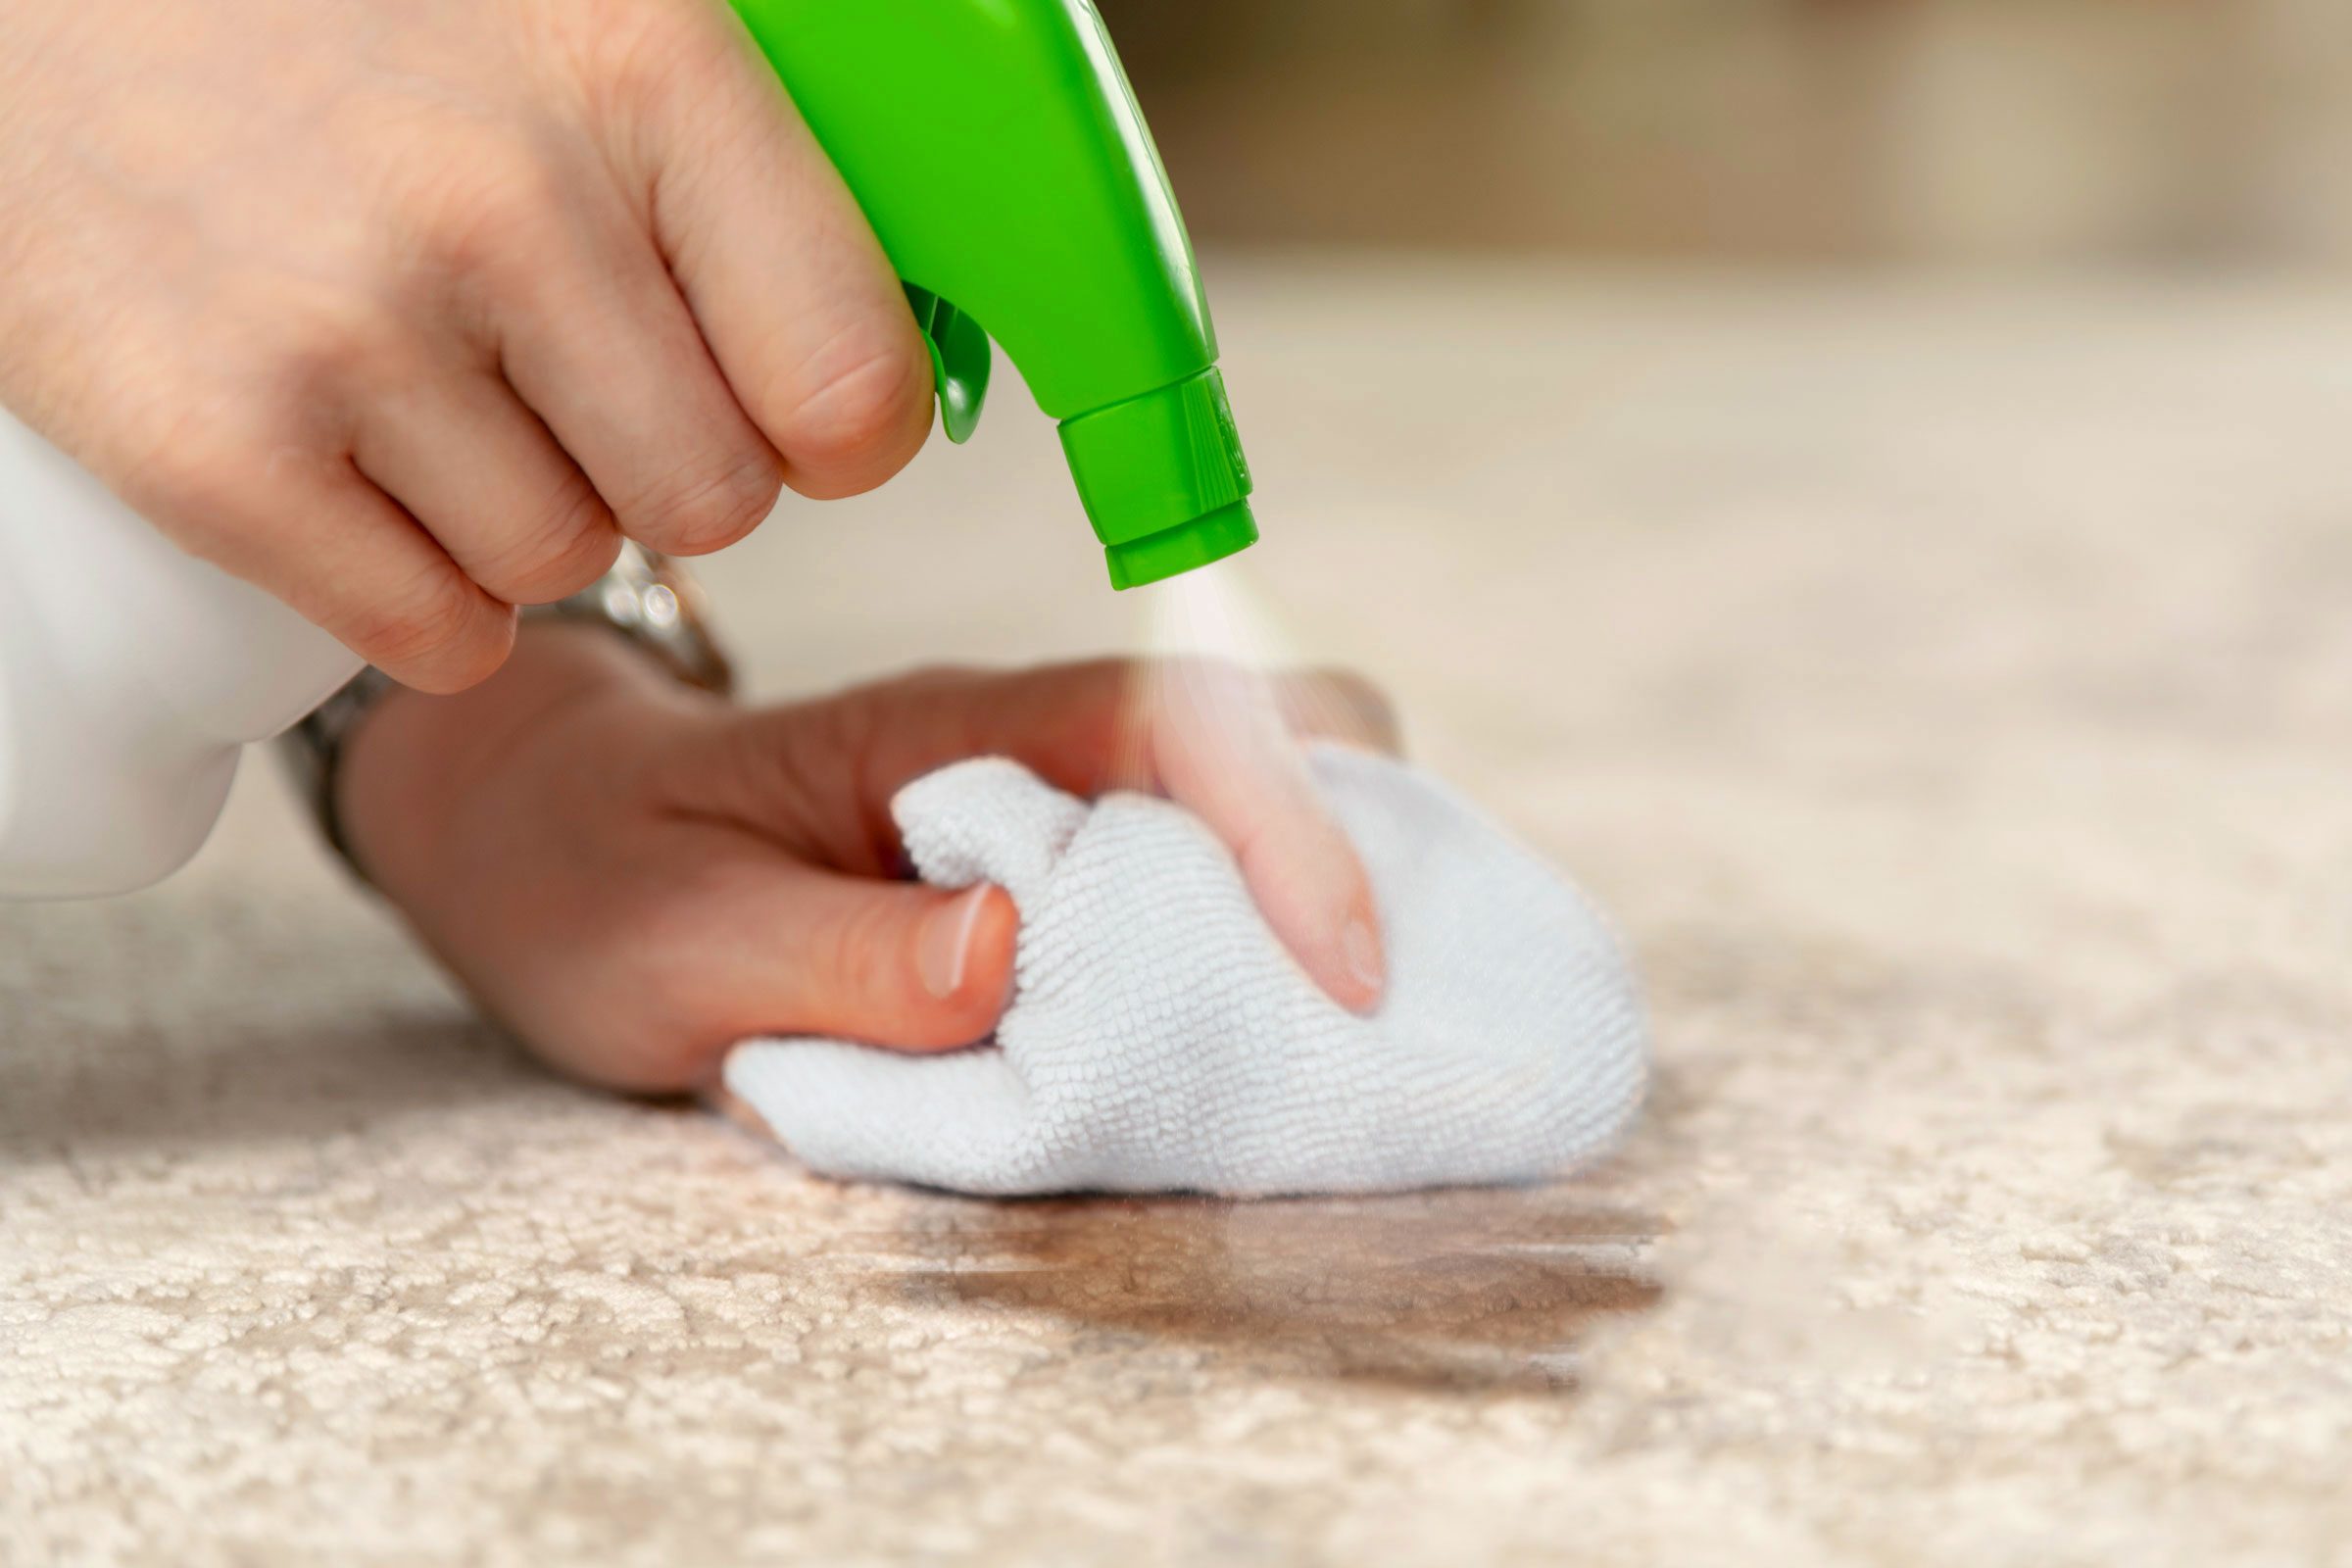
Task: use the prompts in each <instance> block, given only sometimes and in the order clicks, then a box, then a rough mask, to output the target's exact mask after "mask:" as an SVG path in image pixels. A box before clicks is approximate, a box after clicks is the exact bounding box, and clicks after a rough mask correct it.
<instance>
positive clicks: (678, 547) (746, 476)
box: [621, 452, 783, 556]
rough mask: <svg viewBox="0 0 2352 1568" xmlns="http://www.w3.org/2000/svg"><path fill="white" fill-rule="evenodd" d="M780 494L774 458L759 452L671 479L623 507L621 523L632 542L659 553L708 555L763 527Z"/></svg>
mask: <svg viewBox="0 0 2352 1568" xmlns="http://www.w3.org/2000/svg"><path fill="white" fill-rule="evenodd" d="M782 489H783V475H782V474H781V472H780V471H779V468H778V465H777V462H776V459H775V457H774V456H773V455H772V454H770V453H767V452H755V453H751V454H748V455H746V456H742V457H739V458H737V459H735V460H734V461H732V462H731V463H721V464H713V465H711V466H704V467H698V468H692V469H687V470H682V471H680V472H679V473H677V474H674V475H672V476H671V477H670V478H668V479H667V480H665V481H664V482H662V484H660V485H658V486H656V487H655V488H654V489H652V490H651V491H649V492H648V493H646V494H645V495H643V496H641V497H639V498H638V499H637V501H636V502H635V504H634V505H631V506H628V507H624V508H623V509H622V513H621V520H622V522H623V524H624V526H625V527H626V529H627V531H628V532H629V533H630V535H631V536H632V537H636V538H641V539H644V540H645V541H646V542H647V543H648V544H651V545H654V546H656V547H657V548H659V549H663V550H668V551H672V552H674V553H676V554H678V555H682V556H700V555H708V554H710V553H711V551H713V550H719V549H723V548H725V547H726V546H728V545H731V544H733V543H734V542H735V541H736V540H738V539H741V538H742V537H743V536H744V535H745V534H748V533H750V532H751V531H752V530H753V529H754V528H757V527H758V526H760V523H761V522H762V521H764V520H765V519H766V517H767V515H768V513H770V512H771V511H773V510H774V509H775V505H776V496H777V495H778V493H779V492H780V491H781V490H782Z"/></svg>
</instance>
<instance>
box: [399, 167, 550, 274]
mask: <svg viewBox="0 0 2352 1568" xmlns="http://www.w3.org/2000/svg"><path fill="white" fill-rule="evenodd" d="M427 177H428V179H429V181H430V183H429V185H428V187H427V190H426V193H425V195H424V196H423V197H422V199H421V202H422V206H423V209H424V211H423V214H422V216H421V218H420V220H419V221H418V225H417V226H418V227H419V228H420V229H421V231H422V233H423V234H424V236H425V239H426V243H427V244H428V246H429V247H430V249H431V251H432V253H433V257H434V259H435V261H437V262H438V263H439V264H440V265H442V266H444V267H447V268H449V269H451V270H455V271H457V272H459V273H462V274H501V273H508V272H513V271H515V270H517V269H523V268H534V269H535V268H536V267H537V265H538V263H539V259H540V258H541V257H542V256H543V255H544V253H545V245H544V244H543V243H542V241H543V240H544V239H545V237H546V236H547V235H548V234H549V233H550V232H551V231H552V230H554V229H555V228H556V227H557V226H558V225H559V224H560V223H561V222H562V221H563V214H564V212H565V210H566V208H567V206H568V205H569V201H570V195H569V184H570V182H569V181H568V180H567V179H566V178H565V177H564V173H563V172H562V169H561V167H560V165H559V163H558V162H557V160H555V159H554V158H552V157H550V156H548V155H547V154H546V153H544V152H543V151H542V150H541V149H539V148H537V147H534V146H533V145H531V143H530V142H529V141H528V140H527V139H526V138H523V137H520V136H506V135H489V136H481V137H477V138H476V139H474V140H473V141H472V142H471V143H469V144H468V145H466V147H465V148H464V149H463V151H462V152H461V153H460V154H459V155H457V156H454V157H450V158H448V159H446V160H445V161H443V163H442V164H441V166H440V167H438V168H436V169H435V170H433V171H432V172H431V173H430V174H429V175H428V176H427Z"/></svg>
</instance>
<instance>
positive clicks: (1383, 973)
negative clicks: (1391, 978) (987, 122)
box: [1340, 914, 1388, 991]
mask: <svg viewBox="0 0 2352 1568" xmlns="http://www.w3.org/2000/svg"><path fill="white" fill-rule="evenodd" d="M1340 956H1341V957H1342V958H1345V959H1346V960H1347V963H1348V973H1349V974H1350V975H1352V976H1354V977H1355V979H1356V981H1357V982H1358V983H1360V984H1361V985H1362V986H1363V987H1364V988H1365V989H1366V990H1368V991H1378V990H1380V989H1381V987H1382V986H1383V985H1384V984H1385V983H1386V982H1387V980H1388V971H1387V967H1386V966H1385V965H1384V964H1383V963H1382V962H1381V956H1380V933H1379V932H1377V931H1375V930H1374V929H1373V927H1372V921H1371V918H1370V916H1368V915H1363V914H1356V915H1351V916H1349V917H1348V924H1347V926H1346V927H1345V928H1344V929H1343V930H1342V931H1341V932H1340Z"/></svg>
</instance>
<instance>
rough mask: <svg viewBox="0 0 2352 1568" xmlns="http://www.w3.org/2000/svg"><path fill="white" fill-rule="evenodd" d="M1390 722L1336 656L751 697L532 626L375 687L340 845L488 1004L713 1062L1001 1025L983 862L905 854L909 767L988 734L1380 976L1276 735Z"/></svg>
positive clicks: (1307, 790)
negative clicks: (439, 674) (730, 1054)
mask: <svg viewBox="0 0 2352 1568" xmlns="http://www.w3.org/2000/svg"><path fill="white" fill-rule="evenodd" d="M1300 734H1318V735H1327V736H1331V737H1334V738H1338V739H1343V740H1349V741H1353V742H1356V743H1358V744H1364V745H1372V746H1379V747H1382V748H1384V749H1389V750H1394V748H1395V730H1394V726H1393V724H1392V722H1391V720H1390V718H1389V716H1388V711H1387V708H1386V705H1385V704H1384V703H1383V702H1382V701H1381V699H1380V698H1379V697H1378V696H1377V695H1375V694H1374V693H1373V692H1372V691H1371V690H1370V689H1369V688H1368V687H1366V686H1365V685H1364V684H1363V683H1362V682H1361V681H1359V680H1355V679H1353V678H1352V677H1348V676H1328V675H1327V676H1316V677H1289V678H1285V679H1281V680H1278V681H1277V680H1266V679H1260V678H1257V677H1252V676H1248V675H1245V674H1244V673H1242V672H1241V671H1239V670H1237V669H1233V668H1229V667H1225V666H1218V665H1213V664H1205V663H1201V662H1177V663H1162V664H1136V663H1128V662H1115V661H1109V662H1098V663H1087V664H1069V665H1060V666H1055V667H1051V668H1044V669H1037V670H1029V671H1023V672H1019V673H1009V674H1001V673H981V672H974V671H966V670H945V671H938V672H931V673H924V674H918V675H912V676H908V677H906V678H904V679H900V680H894V681H889V682H885V683H883V684H880V685H874V686H865V687H860V688H858V689H856V690H853V691H849V692H845V693H842V694H841V695H839V696H835V697H830V698H826V699H822V700H819V701H815V702H808V703H798V704H793V705H790V706H787V707H781V708H772V709H764V710H758V711H744V710H739V709H736V708H733V707H731V706H729V705H727V704H725V703H723V702H721V701H719V700H718V699H715V698H711V697H708V696H705V695H703V694H701V693H698V692H694V691H692V690H689V689H687V688H683V687H680V686H678V685H676V684H675V683H674V682H672V681H670V680H669V679H668V678H667V677H666V676H665V675H663V674H662V673H660V672H659V671H658V670H657V669H656V668H655V666H654V665H653V663H652V662H651V661H650V660H648V659H647V658H646V657H645V656H644V655H643V654H642V653H640V652H638V651H637V650H635V649H632V648H631V647H629V646H628V645H627V644H626V643H625V642H623V641H622V640H621V639H620V638H618V637H616V636H614V635H613V634H612V633H610V632H608V631H606V630H603V629H602V628H597V627H588V626H576V625H574V626H564V625H554V624H548V625H533V626H531V627H529V628H527V629H526V631H525V633H524V636H523V640H522V643H521V646H520V648H519V650H518V652H517V655H516V657H515V660H514V661H513V662H511V663H510V664H509V666H508V667H507V668H506V669H505V670H503V671H501V672H500V674H499V675H498V676H497V677H496V678H495V679H493V680H491V681H489V682H487V683H485V684H484V685H482V686H480V687H477V688H476V689H474V690H472V691H469V692H467V693H466V694H464V695H463V696H458V697H425V696H421V695H418V694H416V693H408V692H403V693H395V694H394V695H392V696H391V697H389V698H387V699H386V700H385V702H384V705H383V706H382V707H381V708H380V709H378V710H377V711H376V712H374V713H373V714H371V715H370V716H369V717H368V721H367V722H366V723H365V724H364V725H362V726H361V727H360V729H359V730H358V732H357V733H356V734H354V735H353V736H352V737H351V740H350V743H349V744H348V746H347V747H346V750H345V753H344V761H343V771H342V774H341V780H340V796H339V809H340V811H341V814H342V819H343V824H344V829H345V835H346V837H347V839H348V841H349V842H350V844H351V847H352V850H353V853H354V855H355V857H356V858H358V860H359V862H360V863H361V865H362V866H363V867H364V868H365V869H366V870H367V871H368V874H369V875H370V876H371V877H372V879H373V880H374V881H375V883H376V885H377V886H378V887H379V888H380V889H381V890H382V891H383V892H384V893H385V895H386V896H388V897H389V898H390V899H391V900H392V902H393V903H394V904H395V905H397V906H398V907H400V908H401V910H402V911H403V913H404V914H406V916H407V917H408V919H409V921H410V923H411V924H412V925H413V926H414V927H415V928H416V929H417V932H418V934H419V935H420V936H421V937H422V938H423V940H424V941H425V943H426V944H427V945H428V946H429V947H430V948H431V949H432V950H433V951H434V952H435V953H436V954H437V955H439V956H440V957H441V959H442V961H443V962H444V963H445V964H447V965H448V966H449V968H450V969H451V970H452V972H454V973H455V974H456V975H457V977H458V978H459V979H460V980H461V981H462V982H464V983H465V984H466V986H467V987H468V988H470V989H471V991H472V992H473V994H474V996H475V997H476V998H477V999H478V1000H479V1001H480V1002H481V1004H482V1005H483V1006H484V1007H485V1008H486V1009H487V1010H488V1011H490V1012H491V1013H492V1014H494V1015H495V1016H497V1017H499V1018H501V1019H503V1020H504V1021H505V1022H506V1023H507V1024H508V1025H509V1026H510V1027H512V1028H513V1029H515V1031H516V1032H517V1033H518V1034H520V1035H521V1037H522V1038H523V1039H524V1040H525V1041H526V1042H528V1043H529V1044H530V1045H531V1046H532V1047H533V1048H534V1049H536V1050H537V1051H538V1052H539V1053H540V1054H542V1055H544V1056H546V1057H547V1058H548V1059H549V1060H550V1061H552V1062H554V1063H555V1064H556V1065H558V1066H560V1067H563V1068H564V1069H566V1070H568V1071H570V1072H573V1073H575V1074H577V1075H579V1076H580V1077H583V1078H586V1079H589V1080H591V1081H594V1082H597V1083H602V1084H607V1085H611V1086H613V1087H615V1088H623V1089H634V1090H660V1091H668V1090H682V1089H692V1088H698V1087H705V1086H707V1085H709V1084H710V1083H711V1082H712V1081H713V1079H714V1077H715V1074H716V1071H717V1066H718V1062H719V1058H720V1057H721V1055H722V1054H724V1053H725V1051H726V1049H727V1048H728V1047H729V1046H731V1045H733V1044H734V1043H735V1042H736V1041H738V1040H741V1039H744V1038H746V1037H748V1036H752V1035H762V1034H811V1035H826V1036H836V1037H842V1038H847V1039H853V1040H860V1041H865V1042H868V1043H870V1044H873V1045H878V1046H890V1047H897V1048H900V1049H905V1050H914V1051H923V1050H943V1049H949V1048H953V1047H956V1046H962V1045H968V1044H970V1043H972V1042H974V1041H976V1040H979V1039H982V1038H984V1037H985V1036H986V1035H987V1034H988V1032H989V1031H990V1030H991V1029H992V1028H994V1027H995V1025H996V1021H997V1017H998V1015H999V1013H1000V1012H1002V1011H1003V1009H1004V1005H1005V1000H1006V996H1007V994H1008V991H1009V989H1010V986H1011V982H1012V957H1013V943H1014V938H1015V936H1016V934H1017V928H1018V922H1019V915H1018V912H1017V911H1016V910H1015V909H1014V907H1013V905H1012V902H1011V900H1010V899H1009V898H1008V897H1007V896H1006V895H1005V893H1004V892H1003V891H1002V890H1001V889H995V888H981V889H977V890H972V891H968V892H954V891H946V890H940V889H934V888H928V887H925V886H922V885H921V884H918V883H914V882H908V881H904V880H897V879H896V878H897V877H898V876H899V874H900V872H901V870H902V864H903V862H902V858H901V851H900V847H899V844H898V841H897V837H896V833H895V830H894V829H893V827H892V825H891V821H890V813H889V804H890V798H891V796H892V795H893V794H894V793H895V792H896V791H897V790H898V788H899V786H901V785H902V784H905V783H906V782H907V781H908V780H910V779H913V778H915V777H917V776H919V775H921V774H923V773H926V772H929V771H930V770H931V769H933V768H935V767H939V766H942V765H944V764H946V763H948V762H951V761H956V760H960V759H963V758H967V757H977V756H988V755H997V756H1006V757H1011V758H1014V759H1015V760H1019V761H1021V762H1023V763H1026V764H1027V765H1028V766H1029V767H1031V768H1032V769H1034V770H1035V771H1036V772H1037V773H1038V774H1039V775H1040V776H1042V777H1044V778H1045V779H1047V780H1048V781H1050V782H1052V783H1054V784H1055V785H1058V786H1059V787H1061V788H1063V789H1066V790H1069V791H1072V792H1073V793H1078V794H1083V795H1095V794H1099V793H1101V792H1102V791H1103V790H1104V789H1107V788H1112V787H1136V788H1147V789H1159V790H1162V791H1163V792H1165V793H1167V794H1170V795H1172V796H1173V797H1174V798H1175V799H1177V800H1178V801H1181V802H1183V803H1184V804H1185V805H1187V806H1189V807H1191V808H1192V809H1194V810H1195V811H1197V812H1198V813H1200V815H1201V817H1202V818H1203V819H1204V820H1205V821H1206V822H1208V823H1209V825H1210V826H1211V827H1212V828H1214V829H1215V830H1216V832H1217V833H1218V834H1219V835H1220V836H1221V837H1223V838H1224V839H1225V840H1226V842H1227V843H1228V844H1230V845H1232V846H1233V848H1234V850H1235V852H1236V855H1237V857H1238V858H1239V861H1240V864H1241V866H1242V869H1243V872H1244V874H1245V876H1246V877H1247V878H1248V880H1249V883H1250V889H1251V891H1252V892H1253V893H1254V894H1255V896H1256V898H1257V900H1258V903H1259V906H1260V907H1261V908H1263V909H1264V911H1265V913H1266V915H1267V918H1268V920H1269V922H1270V923H1271V924H1272V926H1273V927H1274V929H1275V930H1276V931H1277V932H1279V933H1280V934H1281V936H1282V937H1283V939H1284V941H1285V942H1286V944H1287V945H1288V946H1289V947H1290V949H1291V951H1292V952H1294V953H1295V954H1297V955H1298V956H1299V959H1300V960H1301V962H1302V963H1304V965H1305V966H1306V968H1307V970H1308V972H1309V973H1311V974H1312V975H1314V977H1315V978H1316V980H1317V982H1318V983H1319V984H1321V985H1322V987H1323V988H1324V990H1325V991H1327V992H1328V993H1330V994H1331V995H1332V996H1333V997H1334V998H1335V999H1337V1000H1338V1001H1340V1002H1341V1003H1342V1004H1344V1005H1348V1006H1350V1007H1355V1008H1358V1009H1368V1008H1369V1007H1371V1006H1373V1005H1376V1004H1377V1003H1378V1001H1379V997H1380V993H1381V989H1382V986H1383V984H1384V982H1385V969H1384V966H1385V959H1384V957H1383V952H1382V948H1381V942H1380V934H1379V926H1378V919H1377V915H1376V914H1375V911H1374V907H1373V902H1372V895H1371V890H1370V887H1369V885H1368V883H1367V882H1366V880H1365V877H1364V871H1363V867H1362V865H1361V863H1360V862H1359V861H1358V860H1357V858H1356V856H1355V853H1354V850H1353V849H1352V848H1351V847H1350V846H1349V844H1348V841H1347V839H1346V838H1345V837H1344V836H1343V835H1342V834H1341V833H1340V831H1339V829H1338V827H1337V826H1336V825H1335V824H1334V823H1333V822H1332V820H1331V818H1330V817H1329V815H1328V814H1327V813H1326V811H1325V809H1324V808H1323V805H1322V803H1321V801H1320V800H1319V798H1318V797H1317V796H1316V794H1315V791H1314V789H1313V787H1312V784H1311V781H1310V779H1309V777H1308V774H1307V772H1306V769H1305V766H1304V760H1303V756H1302V753H1301V751H1300V749H1299V744H1298V741H1297V739H1296V736H1298V735H1300Z"/></svg>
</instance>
